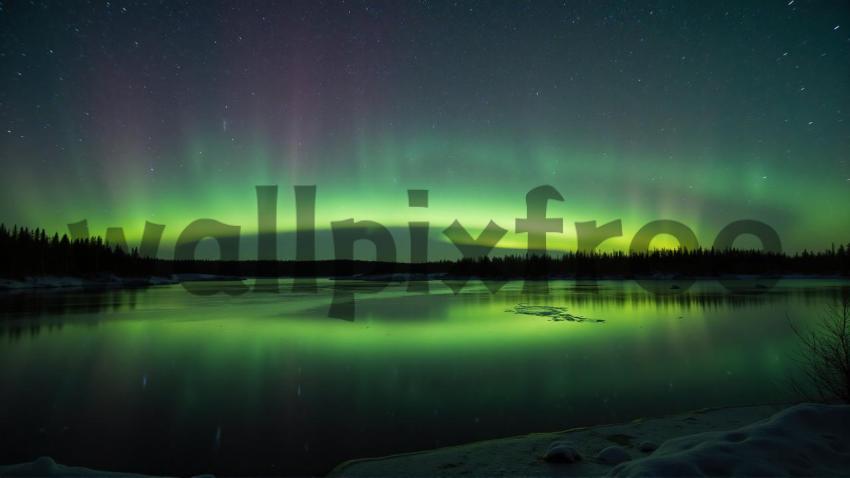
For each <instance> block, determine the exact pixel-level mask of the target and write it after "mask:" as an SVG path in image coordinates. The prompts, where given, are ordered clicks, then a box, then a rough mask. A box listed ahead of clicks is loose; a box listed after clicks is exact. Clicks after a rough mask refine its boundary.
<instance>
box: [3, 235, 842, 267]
mask: <svg viewBox="0 0 850 478" xmlns="http://www.w3.org/2000/svg"><path fill="white" fill-rule="evenodd" d="M182 273H200V274H222V275H233V276H352V275H364V274H372V275H374V274H450V275H456V276H478V277H504V278H510V277H633V276H638V277H640V276H652V275H663V276H668V275H669V276H675V275H680V276H719V275H727V274H754V275H788V274H805V275H815V274H817V275H843V276H848V275H850V244H847V245H841V246H838V247H837V248H836V247H833V248H830V249H828V250H824V251H820V252H809V251H803V252H800V253H796V254H793V255H789V254H776V253H766V252H760V251H747V250H735V249H732V250H723V251H720V250H713V249H696V250H682V249H679V250H659V251H652V252H649V253H644V254H627V253H623V252H604V253H592V254H583V253H574V252H569V253H565V254H562V255H558V256H530V257H527V256H525V255H513V256H500V257H485V258H481V259H465V260H458V261H436V262H430V263H424V264H408V263H387V262H369V261H335V260H328V261H316V262H297V261H239V262H225V261H205V260H198V261H172V260H164V259H153V258H146V257H141V256H139V254H138V252H137V251H136V250H132V251H129V252H125V251H123V250H121V249H119V248H117V247H113V246H110V245H109V244H107V243H105V242H104V241H103V240H102V239H101V238H99V237H97V238H92V239H82V240H71V239H69V238H68V236H67V235H63V236H61V237H60V236H59V235H58V234H54V235H52V236H49V235H48V234H47V233H46V232H45V231H44V230H43V229H28V228H19V227H13V228H11V229H8V228H6V227H5V226H4V225H0V277H5V278H14V279H21V278H24V277H32V276H46V275H56V276H78V277H96V276H100V275H107V274H113V275H117V276H122V277H145V276H153V275H171V274H182Z"/></svg>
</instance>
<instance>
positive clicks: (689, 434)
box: [0, 404, 850, 478]
mask: <svg viewBox="0 0 850 478" xmlns="http://www.w3.org/2000/svg"><path fill="white" fill-rule="evenodd" d="M721 430H722V431H721ZM658 444H660V446H659V445H658ZM331 475H332V476H337V477H340V476H364V477H365V476H371V477H382V476H385V477H390V476H392V477H396V476H488V477H489V476H617V477H625V476H676V477H684V476H759V477H763V476H850V405H815V404H801V405H795V406H792V407H789V408H785V409H783V408H782V407H780V406H754V407H735V408H723V409H713V410H702V411H697V412H692V413H688V414H683V415H675V416H671V417H664V418H652V419H642V420H636V421H634V422H631V423H627V424H621V425H603V426H596V427H588V428H578V429H573V430H567V431H564V432H558V433H540V434H534V435H527V436H522V437H514V438H505V439H499V440H491V441H486V442H479V443H472V444H469V445H462V446H456V447H448V448H441V449H438V450H432V451H423V452H418V453H407V454H402V455H394V456H390V457H384V458H371V459H364V460H355V461H350V462H347V463H343V464H342V465H340V466H339V467H337V468H336V469H335V470H334V471H333V472H332V473H331ZM6 476H53V477H55V476H92V477H118V476H128V477H140V478H141V477H142V475H131V474H127V473H111V472H101V471H95V470H90V469H87V468H79V467H70V466H63V465H58V464H56V463H54V462H53V460H51V459H50V458H47V457H43V458H39V459H38V460H36V461H34V462H31V463H21V464H18V465H10V466H0V477H6Z"/></svg>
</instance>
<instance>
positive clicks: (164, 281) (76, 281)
mask: <svg viewBox="0 0 850 478" xmlns="http://www.w3.org/2000/svg"><path fill="white" fill-rule="evenodd" d="M234 280H244V277H236V276H226V275H216V274H172V275H170V276H149V277H118V276H116V275H112V274H105V275H100V276H96V277H87V278H83V277H74V276H40V277H27V278H25V279H22V280H13V279H0V291H2V290H11V291H26V290H29V289H84V288H111V287H114V288H121V287H147V286H153V285H168V284H178V283H180V282H202V281H234Z"/></svg>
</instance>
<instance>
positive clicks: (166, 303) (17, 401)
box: [0, 279, 850, 475]
mask: <svg viewBox="0 0 850 478" xmlns="http://www.w3.org/2000/svg"><path fill="white" fill-rule="evenodd" d="M248 282H251V281H248ZM346 284H348V285H349V286H351V287H352V288H353V289H356V290H359V291H362V290H361V288H362V283H360V284H357V283H350V282H349V283H346ZM334 285H335V283H334V281H330V280H319V281H318V282H317V288H316V290H315V291H296V292H293V291H292V288H291V280H283V279H282V280H280V284H279V290H278V292H277V293H262V292H249V293H245V294H242V295H236V296H231V295H227V294H223V293H218V294H215V295H200V294H197V293H194V294H193V293H189V292H187V291H186V289H185V288H184V287H183V286H181V285H168V286H157V287H151V288H147V289H134V290H107V291H79V290H78V291H43V292H38V293H35V292H31V293H20V292H15V293H3V294H2V295H0V316H2V321H0V343H2V347H0V379H1V380H2V383H3V391H2V394H0V430H2V433H0V445H2V446H0V463H2V464H9V463H15V462H21V461H30V460H33V459H35V458H36V457H38V456H41V455H50V456H52V457H53V458H54V459H56V461H58V462H60V463H63V464H68V465H79V466H87V467H91V468H97V469H106V470H116V471H127V472H140V473H152V474H179V475H187V474H196V473H203V472H210V473H215V474H217V475H234V474H239V475H260V474H266V475H269V474H271V475H275V474H322V473H326V472H327V471H329V470H330V469H331V468H332V467H333V466H334V465H336V464H338V463H339V462H341V461H343V460H347V459H352V458H359V457H366V456H375V455H385V454H390V453H399V452H404V451H412V450H419V449H425V448H433V447H439V446H445V445H452V444H459V443H465V442H470V441H475V440H482V439H487V438H495V437H503V436H509V435H516V434H523V433H529V432H541V431H554V430H559V429H565V428H570V427H574V426H581V425H588V424H597V423H607V422H618V421H624V420H630V419H633V418H637V417H640V416H651V415H660V414H667V413H673V412H678V411H685V410H690V409H695V408H701V407H718V406H729V405H744V404H754V403H767V402H780V401H784V400H790V399H792V398H794V397H793V395H792V394H791V393H790V391H789V389H788V387H787V385H786V383H785V381H786V379H787V377H788V374H789V373H790V372H791V371H792V370H793V368H794V361H793V360H792V353H793V352H794V350H795V346H796V342H795V337H794V334H793V332H792V330H791V328H790V326H789V320H793V321H796V322H799V323H805V322H806V321H808V320H811V319H815V318H817V317H819V316H820V315H821V314H822V313H823V311H824V310H825V308H826V307H827V306H829V305H834V304H835V303H836V302H837V301H839V300H840V298H841V296H842V294H845V295H846V294H848V293H850V283H848V282H847V281H838V280H790V279H786V280H782V281H780V282H779V283H778V284H777V285H776V286H775V287H773V288H771V289H760V290H753V291H752V292H751V293H738V294H731V293H729V292H728V291H727V290H726V289H725V288H723V287H722V286H721V285H720V284H719V283H717V282H716V281H697V282H696V283H695V284H694V285H693V286H692V287H691V288H690V289H688V290H686V291H677V290H674V289H670V288H669V287H659V290H667V292H666V293H663V294H653V293H650V292H648V291H647V290H645V289H644V288H642V287H641V286H640V285H638V284H637V283H635V282H631V281H599V282H596V283H582V282H578V283H577V282H575V281H552V282H550V283H549V285H548V291H547V290H545V288H543V287H541V286H540V284H535V283H529V284H524V283H523V282H521V281H517V282H510V283H507V284H506V285H504V287H502V288H501V289H500V290H499V291H498V292H496V293H491V292H490V290H488V289H487V288H486V287H484V285H482V283H481V282H479V281H470V282H469V284H467V286H466V287H465V288H464V289H463V290H462V291H461V292H460V293H458V294H454V293H453V292H452V289H450V288H449V287H447V286H446V285H445V284H443V283H442V282H440V281H431V282H429V283H428V287H429V289H430V293H428V294H423V293H422V292H421V291H409V290H408V284H406V283H380V284H376V283H372V284H371V285H380V286H382V287H384V286H385V287H384V288H383V290H381V291H379V292H377V293H358V294H357V295H356V297H357V301H356V312H355V315H354V317H353V320H340V319H336V318H330V317H329V306H330V304H331V302H332V300H333V299H332V297H333V295H334V290H333V289H334ZM420 285H422V284H420ZM194 286H195V287H197V288H198V289H197V290H195V292H204V291H207V292H214V291H216V290H219V289H220V288H222V287H225V288H234V289H235V288H236V287H237V284H222V283H212V282H210V283H195V284H194ZM337 292H339V290H337ZM576 318H578V320H571V319H576ZM553 319H557V320H553ZM582 319H587V320H582Z"/></svg>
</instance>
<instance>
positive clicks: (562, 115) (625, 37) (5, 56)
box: [0, 0, 850, 259]
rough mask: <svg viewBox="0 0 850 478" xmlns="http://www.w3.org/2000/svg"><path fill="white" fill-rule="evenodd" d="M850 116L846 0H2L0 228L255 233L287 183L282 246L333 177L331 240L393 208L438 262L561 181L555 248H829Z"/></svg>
mask: <svg viewBox="0 0 850 478" xmlns="http://www.w3.org/2000/svg"><path fill="white" fill-rule="evenodd" d="M849 118H850V3H848V2H845V1H837V0H835V1H804V0H781V1H773V0H758V1H746V0H734V1H711V2H691V1H687V2H685V1H674V2H668V1H648V2H639V1H617V2H610V1H596V0H587V1H564V2H552V1H543V0H541V1H506V2H501V1H492V2H475V1H459V2H436V1H435V2H430V1H412V0H410V1H408V0H405V1H388V2H358V1H339V2H325V1H294V2H284V1H280V2H256V1H233V2H214V1H197V2H190V1H180V2H178V1H166V2H153V1H82V0H81V1H70V2H64V1H55V2H27V1H2V2H0V164H2V170H1V171H2V173H0V200H2V208H0V221H2V222H5V223H7V224H11V223H17V224H24V225H28V226H39V227H45V228H47V229H48V231H51V232H52V231H59V232H65V231H67V228H66V224H68V223H71V222H76V221H79V220H82V219H87V220H88V223H89V226H90V228H91V231H92V233H93V234H99V235H103V234H104V232H105V230H106V228H107V227H110V226H123V227H124V228H125V231H126V234H127V238H128V240H130V241H131V246H133V245H135V244H133V243H132V242H134V241H138V239H139V237H140V236H141V232H142V227H143V225H144V222H145V221H151V222H155V223H159V224H164V225H166V231H165V236H164V240H163V241H164V243H163V250H162V251H161V252H162V254H165V255H167V254H168V251H169V250H170V248H171V247H172V246H171V245H170V244H173V242H174V240H175V238H176V237H177V235H178V234H179V232H180V231H181V230H182V229H183V228H184V227H185V226H186V225H188V224H189V223H190V222H191V221H193V220H195V219H199V218H214V219H217V220H220V221H222V222H225V223H227V224H234V225H240V226H242V233H243V236H244V237H245V240H244V241H243V247H245V248H247V250H248V251H249V252H250V251H251V250H255V249H253V248H254V247H255V246H251V235H252V234H254V233H256V229H257V225H256V216H257V212H256V196H255V189H254V188H255V186H257V185H272V184H276V185H278V186H279V187H280V193H279V194H280V197H279V201H278V216H279V218H278V223H279V225H278V227H279V229H280V230H281V235H280V241H281V247H280V250H281V252H280V255H281V256H282V258H291V257H293V256H294V252H293V251H294V247H293V245H292V241H291V234H289V232H291V231H292V229H293V228H294V224H295V217H294V204H293V202H294V195H293V191H292V186H293V185H316V186H317V191H318V193H317V204H316V208H317V217H316V223H317V227H318V228H319V229H320V232H322V234H324V233H326V232H327V229H328V228H329V225H330V221H335V220H342V219H348V218H354V219H357V220H360V219H370V220H374V221H378V222H380V223H382V224H384V225H386V226H387V227H389V228H391V229H392V231H393V232H394V234H396V237H397V242H398V244H399V252H400V257H399V258H400V259H404V251H405V250H406V246H405V241H406V239H405V238H404V230H405V228H406V225H407V222H408V221H429V222H430V223H431V240H432V241H433V242H434V244H436V245H437V246H435V247H434V248H433V249H432V251H433V254H436V256H437V257H435V258H441V257H456V256H457V255H458V254H457V251H456V250H455V249H454V248H453V247H452V246H451V245H450V244H447V241H446V239H445V238H444V237H443V236H442V235H441V233H440V231H441V230H442V229H443V228H445V227H446V226H448V225H449V224H450V223H451V222H452V221H453V220H455V219H457V220H458V221H460V222H461V223H462V224H463V225H464V226H466V227H467V228H468V229H469V230H470V232H471V233H472V234H473V236H475V235H477V232H478V231H480V230H481V229H482V228H483V227H484V226H485V225H486V224H487V222H488V221H490V220H493V221H494V222H496V223H497V224H498V225H500V226H501V227H503V228H505V229H508V230H509V231H510V232H509V233H508V235H506V236H505V238H504V239H503V241H502V242H501V243H500V247H501V248H502V250H506V251H507V250H511V248H521V247H524V245H525V241H526V235H525V234H517V233H515V218H517V217H523V216H524V215H525V194H526V193H527V192H528V191H529V190H530V189H532V188H534V187H536V186H539V185H543V184H550V185H552V186H554V187H555V188H556V189H557V190H558V191H560V193H561V194H562V195H563V196H564V199H565V201H564V202H553V203H550V206H549V215H550V216H551V217H563V218H564V233H563V234H550V237H549V245H550V247H551V248H553V249H556V250H570V249H574V248H575V247H576V239H575V228H574V225H573V224H574V222H576V221H590V220H596V221H597V222H598V223H600V224H604V223H606V222H609V221H613V220H616V219H621V220H622V224H623V232H624V235H623V237H620V238H614V239H610V240H608V241H607V242H605V243H604V244H603V249H625V248H627V247H628V244H629V242H630V239H631V237H632V236H633V235H634V233H635V232H636V231H637V230H638V229H639V228H640V227H641V226H643V225H644V224H645V223H647V222H648V221H651V220H655V219H674V220H678V221H681V222H683V223H685V224H687V225H688V226H690V227H691V228H692V229H693V230H694V232H695V233H696V235H697V237H698V238H699V240H700V243H701V244H702V245H707V246H710V245H711V243H712V242H713V240H714V237H715V235H716V234H717V232H718V231H719V230H720V229H721V228H722V227H723V226H724V225H726V224H728V223H729V222H731V221H733V220H737V219H757V220H760V221H763V222H766V223H768V224H769V225H771V226H772V227H774V228H775V229H776V230H777V231H778V233H779V234H780V237H781V238H782V241H783V246H784V248H785V249H786V250H790V251H795V250H800V249H803V248H814V249H822V248H826V247H829V245H830V243H832V242H847V241H848V240H850V207H848V206H847V204H848V199H850V121H848V119H849ZM407 189H427V190H429V192H430V193H429V194H430V196H429V206H428V208H410V207H408V204H407ZM322 234H320V241H325V242H327V238H325V237H324V236H323V235H322ZM668 239H669V238H668ZM660 240H661V241H662V242H663V240H664V238H660ZM744 243H746V241H744ZM742 244H743V243H742ZM753 244H755V245H757V244H758V243H757V242H754V243H753ZM745 245H746V244H745ZM319 250H320V254H322V255H326V254H327V251H328V250H329V249H328V247H327V244H325V246H322V245H320V248H319ZM321 251H325V252H321ZM433 254H432V255H433ZM249 256H250V254H249ZM432 258H433V257H432Z"/></svg>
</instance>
